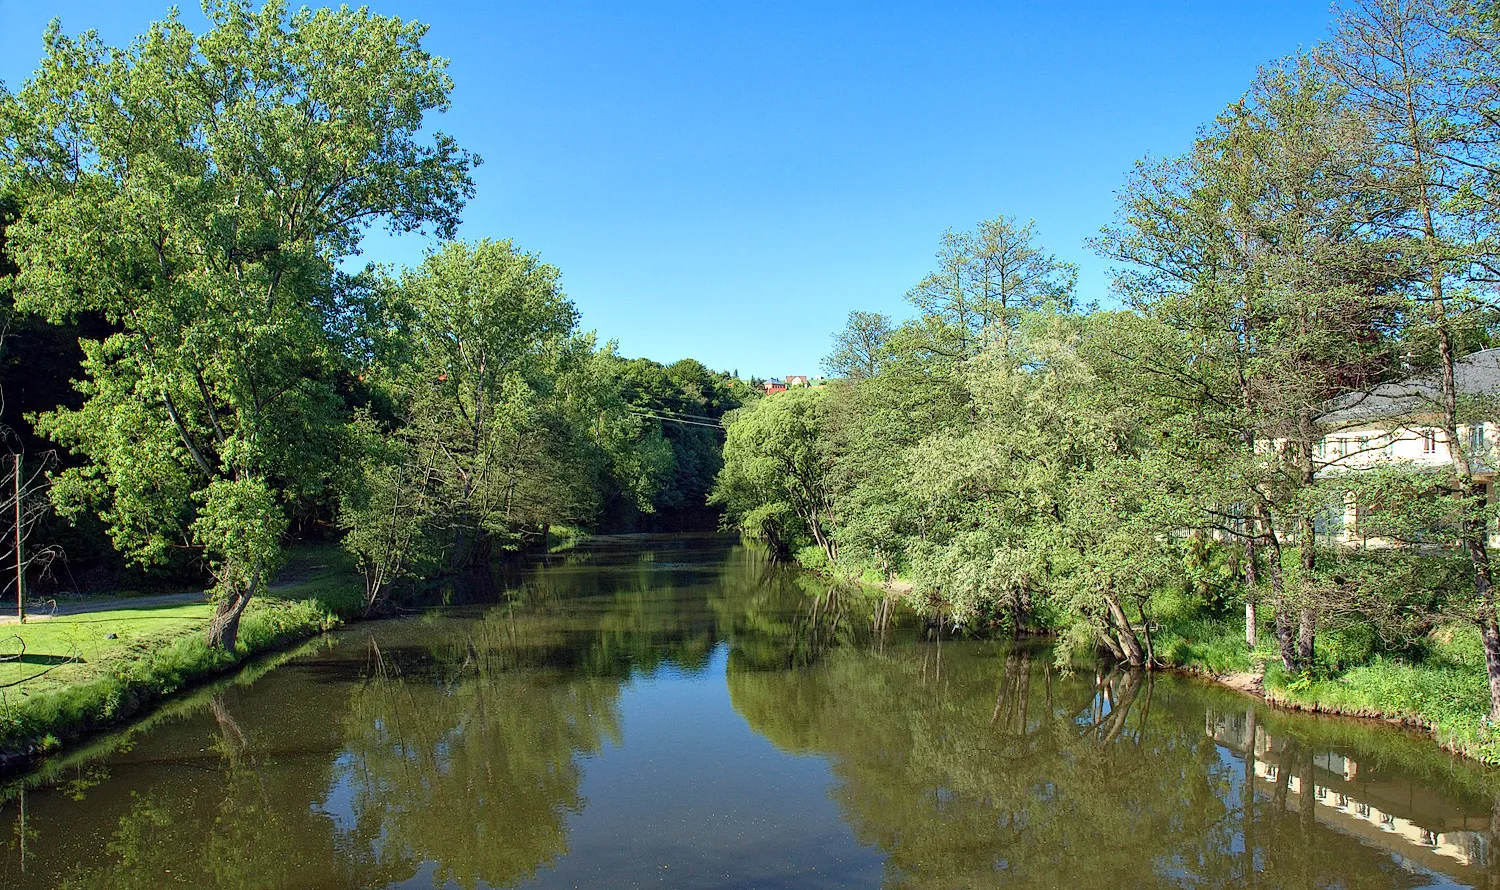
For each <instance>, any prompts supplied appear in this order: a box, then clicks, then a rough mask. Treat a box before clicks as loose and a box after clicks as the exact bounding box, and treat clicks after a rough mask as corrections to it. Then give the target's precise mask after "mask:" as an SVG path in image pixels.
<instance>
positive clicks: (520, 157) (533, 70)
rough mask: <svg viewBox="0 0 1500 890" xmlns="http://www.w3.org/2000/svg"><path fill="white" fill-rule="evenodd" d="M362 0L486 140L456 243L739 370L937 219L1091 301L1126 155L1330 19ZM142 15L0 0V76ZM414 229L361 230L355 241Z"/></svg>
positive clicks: (1156, 150)
mask: <svg viewBox="0 0 1500 890" xmlns="http://www.w3.org/2000/svg"><path fill="white" fill-rule="evenodd" d="M184 5H185V7H186V9H185V11H186V12H187V13H188V14H187V15H186V16H185V18H186V19H187V20H188V21H190V22H194V23H198V22H201V21H202V17H201V14H200V13H199V12H198V11H197V8H196V7H195V6H193V5H192V4H191V3H188V4H184ZM294 5H295V4H294ZM369 5H370V6H371V8H372V9H374V10H375V11H377V12H382V13H389V14H395V15H400V16H402V17H404V18H412V17H414V18H417V19H419V20H421V21H423V22H426V23H428V24H430V25H431V26H432V28H431V31H430V32H429V34H428V39H427V46H428V47H429V48H430V49H431V50H432V51H434V52H436V53H438V54H440V55H443V56H446V57H447V58H449V59H450V60H451V61H452V65H451V68H450V73H451V74H452V76H453V78H454V80H455V81H456V83H457V88H456V90H455V91H454V94H453V108H452V110H451V111H450V112H449V113H448V114H447V115H445V116H443V117H442V118H440V119H438V121H437V125H438V126H439V127H441V128H442V129H444V130H446V131H447V132H449V133H452V134H453V135H454V136H455V137H457V138H458V140H459V141H460V143H461V144H462V145H464V146H465V147H466V148H469V149H471V150H473V151H476V152H478V153H479V154H481V155H482V156H483V157H484V160H485V163H484V166H482V167H481V168H479V170H478V171H477V175H476V182H477V186H478V194H477V196H476V197H475V199H474V200H473V201H472V202H471V203H470V204H469V206H468V208H467V210H466V211H465V215H464V218H465V222H464V226H463V229H462V231H461V233H460V234H461V237H465V238H480V237H487V236H488V237H497V238H498V237H510V238H514V239H515V240H516V242H517V243H518V244H519V245H521V246H522V247H524V248H525V249H528V250H532V251H536V252H538V253H540V254H541V255H542V256H543V258H545V259H546V260H547V261H549V262H552V263H555V264H556V265H558V266H559V267H561V269H562V271H563V283H564V286H565V288H566V290H567V291H568V294H569V295H570V296H571V297H572V298H573V300H574V301H575V302H576V303H577V304H578V307H579V309H580V310H581V312H582V314H583V323H584V326H585V327H587V328H591V329H596V330H598V331H599V334H600V336H601V338H603V339H616V340H618V341H619V343H620V349H621V351H622V352H623V353H624V354H626V355H632V356H634V355H645V356H648V357H650V358H653V359H657V360H659V361H663V362H670V361H673V360H675V359H678V358H682V357H684V356H692V357H695V358H698V359H700V360H702V361H704V362H705V363H707V364H708V365H710V366H712V367H716V368H721V369H725V370H734V369H737V370H739V371H740V372H741V373H743V374H745V375H749V374H758V375H761V376H772V375H775V376H781V375H784V374H788V373H808V372H815V371H816V369H817V366H818V363H819V361H820V359H821V358H822V356H823V355H825V354H826V353H827V352H828V348H829V342H830V338H831V336H832V334H833V333H834V332H835V331H837V330H838V329H839V328H840V327H841V326H842V324H843V319H844V317H845V315H846V314H847V313H848V312H849V311H850V310H852V309H866V310H877V311H882V312H888V313H891V314H894V315H897V316H898V317H899V316H904V315H905V314H906V306H905V304H904V302H903V300H902V294H903V293H905V291H906V290H907V288H909V287H910V286H911V285H913V284H915V283H916V282H917V281H918V280H919V279H920V278H921V277H922V275H923V274H924V273H925V272H926V271H927V270H928V269H929V268H930V266H931V263H932V253H933V251H934V249H935V248H936V245H937V240H938V237H939V235H940V234H941V233H942V231H943V230H944V229H946V228H949V227H954V228H960V229H961V228H967V227H969V226H972V225H973V224H974V223H975V222H977V221H979V220H981V219H985V218H989V217H993V216H997V215H1000V214H1008V215H1014V216H1017V217H1019V218H1021V219H1022V220H1025V219H1035V220H1036V223H1037V229H1038V231H1039V232H1040V234H1041V236H1042V240H1043V242H1044V243H1045V244H1046V245H1047V246H1048V247H1049V248H1050V249H1052V250H1053V251H1055V252H1056V253H1057V254H1059V255H1060V256H1061V257H1063V258H1064V259H1068V260H1071V261H1073V262H1076V263H1078V264H1079V265H1080V266H1081V267H1082V275H1081V279H1080V290H1081V294H1080V296H1081V297H1082V298H1083V299H1084V300H1091V299H1098V300H1100V301H1101V302H1106V303H1107V302H1109V300H1108V279H1109V274H1108V264H1107V263H1106V262H1105V261H1103V260H1101V259H1099V258H1097V257H1095V256H1093V255H1092V254H1091V253H1090V251H1089V250H1088V248H1087V246H1086V245H1085V243H1084V241H1085V239H1086V238H1088V237H1090V236H1091V235H1092V234H1094V233H1095V232H1097V231H1098V229H1099V227H1100V226H1101V225H1104V224H1105V223H1106V222H1108V221H1109V219H1110V217H1111V215H1112V213H1113V211H1114V190H1115V189H1116V188H1118V187H1119V186H1120V184H1121V183H1122V182H1123V180H1124V176H1125V173H1126V172H1127V171H1128V170H1129V168H1130V166H1131V164H1132V163H1133V162H1134V161H1135V160H1137V159H1138V158H1141V157H1143V156H1145V155H1147V154H1155V155H1170V154H1176V153H1179V152H1181V151H1182V150H1184V149H1185V148H1186V147H1187V145H1188V143H1189V141H1190V140H1191V138H1192V135H1193V132H1194V130H1195V129H1196V128H1197V127H1198V126H1199V125H1200V124H1202V123H1203V122H1205V121H1207V120H1209V119H1211V118H1212V117H1213V115H1214V114H1215V113H1217V112H1218V111H1219V110H1220V109H1221V108H1222V107H1223V106H1224V105H1225V104H1226V103H1228V102H1231V101H1233V100H1234V99H1235V98H1236V97H1237V96H1238V95H1239V94H1240V93H1241V92H1243V90H1244V89H1245V87H1246V85H1247V84H1248V82H1249V80H1250V78H1251V77H1252V76H1253V74H1254V72H1255V68H1256V66H1258V65H1260V64H1262V63H1264V62H1267V61H1269V60H1272V59H1274V58H1277V57H1279V56H1283V55H1286V54H1289V53H1292V52H1295V51H1296V50H1297V49H1298V48H1299V47H1310V46H1312V45H1313V44H1315V43H1317V42H1318V41H1319V40H1321V39H1323V37H1324V36H1325V35H1326V32H1327V30H1328V26H1329V23H1330V21H1331V18H1332V15H1331V13H1330V11H1329V8H1328V6H1327V5H1326V4H1325V3H1324V2H1322V0H1302V2H1290V0H1245V2H1238V3H1217V2H1204V0H1195V2H1175V0H1136V2H1124V0H1120V2H1074V3H1066V4H1065V3H1041V2H1035V3H1021V2H1014V3H1003V2H998V3H997V2H990V3H974V4H968V3H943V4H935V3H916V2H912V3H905V4H876V3H827V2H814V0H804V2H791V3H771V2H761V3H733V4H731V3H721V2H703V0H696V2H689V0H682V2H652V0H636V2H630V3H625V2H617V3H599V4H583V3H573V2H493V3H458V2H450V3H440V2H411V0H369ZM165 9H166V5H165V4H164V3H160V2H141V0H113V2H107V3H100V2H67V0H54V2H36V0H27V2H19V0H0V80H3V81H5V82H6V83H7V84H8V85H11V86H12V87H14V86H17V85H19V83H20V81H21V80H23V79H24V78H25V77H26V75H27V74H28V73H29V72H30V71H31V70H32V68H33V67H34V65H35V62H36V60H37V58H38V56H39V55H40V52H41V43H40V38H41V34H42V30H43V28H44V27H45V25H46V22H47V20H48V19H50V18H51V17H53V16H57V17H59V18H60V19H61V20H62V23H63V27H64V29H65V30H67V31H68V32H70V33H73V32H77V31H79V30H82V29H85V28H95V29H97V30H98V31H99V32H100V34H101V35H102V36H103V37H104V38H105V39H106V40H107V41H109V42H111V43H125V42H127V41H128V40H129V39H130V38H131V37H132V36H134V35H135V34H137V33H139V32H140V31H142V30H143V29H144V27H145V26H146V24H147V23H149V22H150V21H151V20H153V19H155V18H159V17H160V16H161V15H162V13H163V12H164V11H165ZM425 246H426V245H425V244H424V243H423V242H421V241H420V240H418V239H401V240H392V239H389V238H386V237H384V236H376V237H372V238H370V239H369V240H368V241H367V242H366V257H367V258H368V259H371V260H377V261H381V262H390V263H397V264H405V263H413V262H415V261H417V260H419V259H420V257H421V254H422V251H423V249H424V247H425Z"/></svg>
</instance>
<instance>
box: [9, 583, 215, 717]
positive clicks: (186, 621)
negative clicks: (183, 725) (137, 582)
mask: <svg viewBox="0 0 1500 890" xmlns="http://www.w3.org/2000/svg"><path fill="white" fill-rule="evenodd" d="M212 614H213V607H212V606H211V605H209V604H208V603H207V602H199V603H180V604H176V605H158V606H146V607H141V608H132V607H125V608H120V609H113V610H111V611H108V612H86V613H84V614H82V615H67V616H60V617H57V618H40V619H33V620H31V621H28V622H27V623H26V624H6V625H0V690H4V691H5V692H6V693H7V694H8V695H10V696H15V695H18V694H20V695H30V694H34V693H37V692H42V691H45V690H48V689H55V688H58V687H61V686H68V685H71V684H75V683H82V682H86V681H88V680H92V679H94V678H96V677H99V676H105V675H108V674H109V672H110V670H111V668H112V667H113V666H114V665H115V663H116V662H118V661H121V660H129V659H132V658H136V657H140V656H141V655H142V654H144V653H145V652H147V651H151V650H156V649H160V648H162V647H163V646H165V645H167V644H169V643H171V642H172V641H173V640H176V639H178V638H179V637H182V636H184V635H186V634H191V633H198V632H201V631H202V630H203V628H204V627H205V625H207V623H208V619H209V617H210V616H211V615H212ZM111 634H112V635H114V636H115V637H116V639H108V637H109V636H110V635H111ZM23 653H24V654H23ZM17 656H19V658H17Z"/></svg>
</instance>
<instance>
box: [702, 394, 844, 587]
mask: <svg viewBox="0 0 1500 890" xmlns="http://www.w3.org/2000/svg"><path fill="white" fill-rule="evenodd" d="M826 411H827V409H826V396H825V394H824V391H823V390H822V389H794V390H788V391H787V392H784V393H779V394H777V395H775V396H772V397H768V398H764V399H761V400H760V401H758V402H755V403H753V404H751V405H750V406H749V407H746V408H743V409H741V410H739V411H737V412H735V413H733V414H731V415H730V418H729V432H728V435H727V437H726V441H725V443H724V469H723V471H722V472H720V473H719V478H718V481H717V483H716V484H715V486H714V492H713V496H712V502H713V503H716V504H722V505H723V506H724V509H725V512H726V514H727V516H728V519H729V521H731V522H733V523H734V524H735V525H736V526H737V527H738V528H739V529H740V530H741V531H743V532H745V533H746V534H750V535H754V536H756V537H761V538H765V539H766V540H768V541H769V542H770V543H771V545H772V547H773V548H774V549H776V550H778V551H781V552H783V553H786V552H790V551H791V549H792V548H793V547H794V546H797V545H800V544H802V543H804V542H810V543H813V544H815V545H816V546H817V548H818V552H819V554H820V555H821V557H822V558H823V559H825V560H827V561H828V562H829V563H830V564H831V563H835V562H837V561H838V544H837V542H836V541H835V539H834V537H833V530H834V529H835V528H836V527H837V521H836V516H835V514H834V508H833V491H832V489H831V488H830V486H829V478H828V477H829V458H830V455H829V454H828V450H827V447H826V443H825V440H824V438H823V427H824V423H825V417H826Z"/></svg>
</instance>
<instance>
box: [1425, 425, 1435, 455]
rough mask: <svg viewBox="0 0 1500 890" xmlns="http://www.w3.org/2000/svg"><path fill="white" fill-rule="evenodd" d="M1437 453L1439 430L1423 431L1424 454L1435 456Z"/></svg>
mask: <svg viewBox="0 0 1500 890" xmlns="http://www.w3.org/2000/svg"><path fill="white" fill-rule="evenodd" d="M1436 452H1437V430H1423V431H1422V453H1423V454H1434V453H1436Z"/></svg>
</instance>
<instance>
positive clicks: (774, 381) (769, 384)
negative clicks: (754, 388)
mask: <svg viewBox="0 0 1500 890" xmlns="http://www.w3.org/2000/svg"><path fill="white" fill-rule="evenodd" d="M763 385H764V386H765V388H766V395H768V396H770V395H775V394H776V393H779V392H786V381H785V380H781V379H779V378H776V377H772V378H771V379H770V380H767V381H766V382H765V383H764V384H763Z"/></svg>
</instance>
